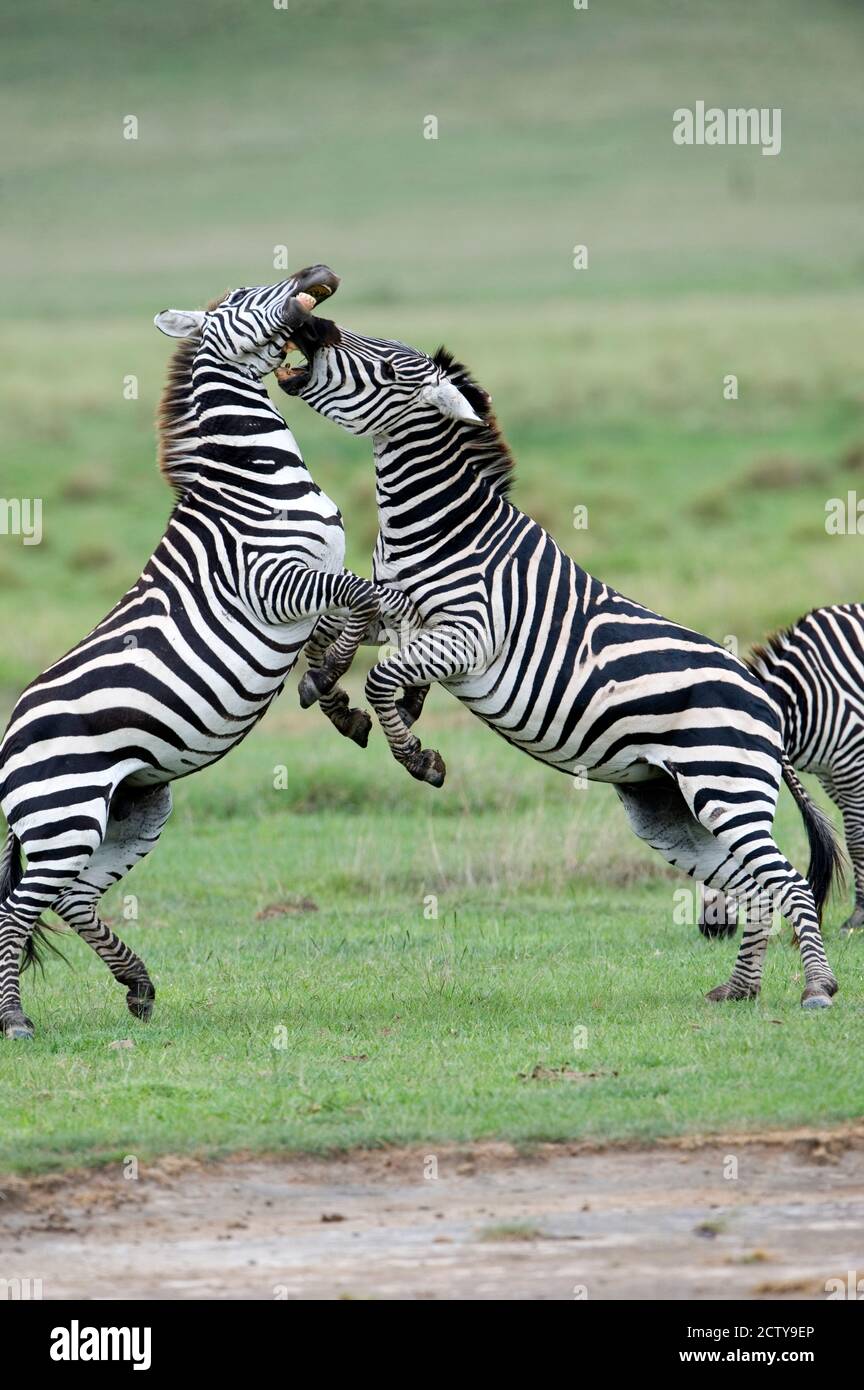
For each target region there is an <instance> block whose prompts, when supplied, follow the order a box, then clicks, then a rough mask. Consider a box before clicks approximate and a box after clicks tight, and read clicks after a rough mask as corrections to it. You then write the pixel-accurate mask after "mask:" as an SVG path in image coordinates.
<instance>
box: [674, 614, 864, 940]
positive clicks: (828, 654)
mask: <svg viewBox="0 0 864 1390" xmlns="http://www.w3.org/2000/svg"><path fill="white" fill-rule="evenodd" d="M746 663H747V665H748V666H749V667H750V670H751V671H752V672H753V673H754V675H756V676H758V678H759V680H760V681H761V682H762V684H763V685H764V687H765V689H766V690H767V691H768V694H769V695H770V696H771V698H772V699H773V700H774V703H775V704H776V706H777V709H778V711H779V714H780V723H781V727H782V730H783V741H784V745H785V748H786V752H787V754H788V756H789V760H790V762H792V763H793V765H794V766H795V767H796V768H797V770H798V771H799V772H812V773H813V774H814V775H815V776H816V777H818V779H819V781H820V782H821V784H822V786H823V787H824V789H825V791H826V793H827V794H828V796H830V798H831V800H832V801H833V802H834V803H835V804H836V805H837V806H839V808H840V811H841V812H842V815H843V831H844V834H845V837H846V847H847V849H848V851H849V858H850V860H851V861H852V869H853V873H854V877H855V905H854V908H853V910H852V913H851V915H850V916H849V917H848V918H847V919H846V921H845V922H844V923H843V925H842V927H841V928H840V930H841V931H843V932H848V931H853V930H854V929H855V928H856V927H860V926H862V925H864V604H861V603H840V604H835V605H834V606H833V607H830V608H815V609H814V610H813V611H812V612H811V613H807V614H805V615H804V617H803V618H799V619H798V621H797V623H793V624H792V626H791V627H788V628H786V629H785V630H784V631H783V632H777V633H774V635H773V636H771V637H769V638H768V639H767V641H766V642H765V643H764V645H762V646H758V647H754V648H753V651H752V652H750V654H749V655H748V656H747V657H746ZM736 926H737V906H736V905H734V904H731V903H730V904H726V903H725V902H724V900H723V896H722V894H713V893H711V894H708V893H706V895H705V902H704V903H703V910H702V913H701V914H700V921H699V928H700V931H702V933H703V935H705V936H719V935H726V934H730V935H731V934H732V933H733V932H734V931H735V928H736Z"/></svg>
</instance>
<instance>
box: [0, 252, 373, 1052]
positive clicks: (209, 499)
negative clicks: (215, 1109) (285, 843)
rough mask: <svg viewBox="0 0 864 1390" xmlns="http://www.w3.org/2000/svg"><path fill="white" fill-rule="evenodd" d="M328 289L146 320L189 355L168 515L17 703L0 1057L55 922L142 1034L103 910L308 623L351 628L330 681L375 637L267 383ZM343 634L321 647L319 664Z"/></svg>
mask: <svg viewBox="0 0 864 1390" xmlns="http://www.w3.org/2000/svg"><path fill="white" fill-rule="evenodd" d="M338 283H339V282H338V278H337V277H336V276H335V275H334V274H333V272H332V271H330V270H328V269H327V267H326V266H312V267H310V268H308V269H306V270H303V271H298V272H297V274H296V275H292V276H291V277H290V278H289V279H287V280H284V281H282V282H281V283H280V284H278V285H272V286H266V287H261V288H254V289H240V290H234V291H233V293H229V294H228V295H227V296H226V297H223V298H222V299H221V300H217V301H214V303H213V304H212V305H211V306H210V308H209V309H208V310H207V311H205V312H198V311H193V312H188V313H187V312H181V311H178V310H174V309H166V310H165V311H164V312H163V313H161V314H158V315H157V317H156V320H155V322H156V325H157V327H159V328H160V329H161V330H162V331H163V332H164V333H167V334H169V335H171V336H173V337H177V338H183V339H184V340H185V341H184V342H183V344H182V346H180V347H179V348H178V349H177V351H176V352H175V355H174V358H173V360H172V362H171V368H170V373H169V381H168V386H167V388H166V390H165V393H164V395H163V398H162V407H161V412H160V418H159V427H160V434H161V447H160V463H161V467H162V471H163V473H164V474H165V477H166V478H167V480H168V482H169V483H170V484H171V486H172V487H173V488H174V489H175V493H176V497H177V501H176V506H175V508H174V511H173V513H172V515H171V518H170V521H169V523H168V528H167V530H166V532H165V534H164V536H163V537H162V540H161V541H160V542H159V544H158V546H157V547H156V550H155V551H154V552H153V555H152V556H151V557H150V559H149V560H148V562H147V564H146V566H145V568H144V571H143V573H142V575H141V577H140V578H139V579H138V580H137V581H136V583H135V584H134V585H133V586H132V588H131V589H130V590H129V592H128V593H127V594H126V595H125V597H124V598H122V599H121V600H120V602H119V603H118V604H117V606H116V608H114V609H113V610H112V611H111V612H110V613H109V614H108V616H107V617H106V618H104V619H103V620H102V622H100V623H99V625H98V626H97V627H96V628H94V630H93V631H92V632H91V633H90V635H89V636H88V637H86V638H84V640H83V641H82V642H79V644H78V645H77V646H76V647H74V648H73V649H72V651H70V652H69V653H68V654H67V655H66V656H64V657H63V658H61V660H59V661H57V662H55V664H54V665H53V666H51V667H49V669H48V670H47V671H45V672H44V673H43V675H41V676H39V677H38V679H37V680H35V681H34V682H33V683H32V685H30V686H29V687H28V689H27V690H26V691H25V692H24V694H23V695H22V696H21V699H20V700H19V701H18V704H17V705H16V707H15V709H14V711H13V714H12V718H11V722H10V724H9V728H8V730H7V732H6V735H5V738H4V740H3V743H2V745H0V806H2V810H3V813H4V815H5V817H6V820H7V823H8V826H9V834H8V838H7V841H6V848H5V854H4V855H3V858H2V862H0V1028H2V1031H3V1033H4V1034H5V1035H6V1036H7V1037H12V1038H28V1037H31V1036H32V1033H33V1025H32V1024H31V1022H30V1020H29V1019H28V1018H27V1017H26V1015H25V1014H24V1013H23V1011H22V1008H21V997H20V983H19V962H20V960H21V957H22V952H23V955H24V960H25V962H27V961H29V960H30V959H32V958H33V956H34V955H35V951H36V946H35V941H34V935H38V934H40V933H41V927H40V921H39V919H40V915H41V913H42V912H43V911H45V910H46V909H49V908H53V910H54V911H55V912H56V913H58V915H59V916H60V917H61V918H62V919H63V921H64V922H65V923H67V924H68V925H69V926H71V927H74V929H75V930H76V931H77V932H78V933H79V934H80V935H81V936H82V937H83V939H84V940H85V941H86V942H88V944H89V945H91V946H92V947H93V948H94V950H96V951H97V952H98V953H99V955H100V956H101V957H102V959H103V960H104V961H105V963H106V965H107V966H108V968H109V969H110V970H111V972H112V974H113V975H114V977H115V978H116V979H117V980H118V981H119V982H120V984H122V985H123V986H125V987H126V989H127V991H128V992H127V996H126V999H127V1004H128V1006H129V1009H130V1010H131V1012H132V1013H133V1014H135V1015H136V1016H137V1017H139V1018H146V1017H148V1016H149V1014H150V1011H151V1009H152V1003H153V998H154V994H155V991H154V989H153V985H152V982H151V980H150V977H149V975H148V973H147V970H146V968H145V966H144V964H143V962H142V961H141V960H140V959H139V958H138V956H136V955H135V954H134V953H133V952H132V951H130V950H129V948H128V947H127V946H125V945H124V944H123V942H122V941H120V940H119V938H118V937H117V936H115V935H114V933H113V932H112V931H111V930H110V929H109V928H108V927H107V926H106V925H105V923H104V922H102V921H100V919H99V915H98V907H99V901H100V899H101V897H102V895H103V893H104V892H105V890H106V889H107V888H108V887H109V886H110V885H111V884H112V883H114V882H116V881H117V880H118V879H120V878H121V877H122V876H123V875H124V874H126V873H127V872H128V870H129V869H130V868H131V867H132V866H133V865H134V864H136V863H138V862H139V861H140V860H141V859H143V858H144V856H145V855H146V854H148V853H149V852H150V850H151V849H152V848H153V846H154V845H155V844H156V841H157V840H158V838H159V835H160V832H161V830H162V828H163V826H164V824H165V821H166V820H167V818H168V815H169V813H170V810H171V791H170V785H169V784H170V783H171V782H172V781H174V780H175V779H176V778H178V777H186V776H188V775H189V773H191V772H196V771H197V770H198V769H199V768H202V767H207V766H208V765H209V764H210V763H213V762H215V761H216V760H217V759H219V758H222V757H224V755H225V754H226V753H227V752H228V751H229V750H230V749H231V748H233V747H234V746H235V745H236V744H237V743H239V742H240V740H241V739H242V738H244V737H245V736H246V734H248V733H249V731H250V729H252V728H253V726H254V725H255V724H257V722H258V720H259V719H260V718H261V716H262V715H263V714H264V712H265V710H266V709H267V707H268V706H269V705H270V703H271V701H272V700H273V699H274V698H275V696H276V695H278V693H279V691H280V690H281V689H282V686H283V684H284V681H285V678H286V676H287V675H288V673H289V672H290V671H291V669H292V667H293V666H294V664H295V662H296V661H297V658H298V656H299V654H300V652H301V650H302V648H303V646H304V644H305V643H306V642H307V641H308V639H309V638H310V635H311V634H312V632H313V629H314V628H315V626H316V620H317V619H318V618H319V616H320V615H322V614H338V615H341V618H342V620H343V621H344V618H345V617H348V622H347V624H345V625H344V629H343V630H342V632H341V635H340V636H339V637H338V639H337V640H336V641H335V643H334V645H333V646H330V647H329V648H328V661H329V664H330V669H332V671H333V672H334V674H335V675H336V676H338V675H340V674H341V673H342V671H344V670H345V669H347V666H348V664H349V662H350V660H351V659H352V657H353V655H354V652H355V651H356V647H357V643H358V641H359V640H360V638H361V636H362V635H363V633H364V632H365V631H366V629H367V627H368V625H369V623H370V622H373V621H375V619H376V616H377V614H378V612H379V603H378V599H377V596H376V594H375V591H374V590H373V587H372V585H371V584H370V583H369V581H368V580H365V579H359V578H357V576H356V575H353V574H350V573H348V572H346V571H345V570H344V569H343V559H344V552H345V538H344V534H343V528H342V518H341V516H340V514H339V511H338V509H337V507H336V506H335V504H334V503H333V502H331V500H330V498H329V497H326V496H325V494H324V493H323V492H322V491H321V489H320V488H319V487H317V486H316V485H315V483H314V482H313V481H312V478H311V477H310V475H309V473H308V471H307V469H306V466H305V464H304V463H303V460H302V458H301V456H300V453H299V450H298V448H297V445H296V443H295V441H294V438H293V436H292V434H291V432H290V430H289V429H288V428H287V427H286V425H285V422H284V420H283V419H282V416H281V415H280V414H279V412H278V411H277V410H276V409H275V407H274V406H273V404H272V403H271V401H270V398H269V396H268V394H267V390H266V387H265V385H264V382H263V378H264V377H265V376H266V375H267V374H268V373H269V372H270V371H272V370H273V368H274V366H276V364H277V363H278V362H281V361H282V360H283V358H284V356H285V347H286V343H287V342H288V341H289V339H290V334H291V331H292V329H293V328H294V326H295V325H296V324H297V323H299V322H300V321H301V320H302V319H303V318H304V316H305V313H306V311H308V310H309V309H311V308H313V307H314V305H315V303H316V301H318V300H320V299H321V298H323V297H325V296H326V295H328V294H330V293H331V292H332V291H333V290H335V288H336V286H337V285H338ZM296 296H299V298H297V297H296ZM327 621H328V623H330V620H329V619H328V620H327ZM341 625H342V624H341V623H335V622H334V623H332V625H331V626H325V628H324V631H323V632H321V631H318V632H316V633H315V637H314V639H313V642H312V643H311V644H310V651H311V656H312V659H313V660H320V659H321V658H322V657H323V653H324V649H325V647H326V646H327V642H328V641H329V640H331V639H332V638H333V636H334V634H335V633H336V632H338V631H339V628H340V626H341ZM328 708H329V709H330V710H331V713H332V716H333V718H334V721H335V722H336V723H337V726H338V727H340V730H341V732H343V733H346V734H347V735H348V736H349V737H352V738H354V739H355V740H356V741H358V742H361V743H363V742H365V739H366V735H367V734H368V728H369V719H368V716H367V715H366V714H365V713H363V712H361V711H350V710H348V709H347V698H346V697H344V696H341V697H340V692H339V691H338V689H337V690H334V692H333V693H332V694H331V696H330V701H329V705H328ZM22 848H23V851H24V852H25V854H26V860H27V864H26V869H25V868H23V866H22V862H21V858H22V855H21V852H22Z"/></svg>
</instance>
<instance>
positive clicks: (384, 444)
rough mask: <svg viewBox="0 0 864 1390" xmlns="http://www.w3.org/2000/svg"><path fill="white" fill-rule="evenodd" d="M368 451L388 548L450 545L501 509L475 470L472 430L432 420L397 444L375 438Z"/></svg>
mask: <svg viewBox="0 0 864 1390" xmlns="http://www.w3.org/2000/svg"><path fill="white" fill-rule="evenodd" d="M472 433H473V438H472ZM373 448H374V454H375V482H376V493H377V502H378V513H379V521H380V529H381V534H382V537H384V538H385V539H386V541H387V543H388V545H390V546H394V545H395V546H396V547H397V548H398V547H399V546H400V545H404V546H405V547H410V546H411V545H412V544H416V543H417V541H418V540H419V539H421V538H424V539H425V540H427V541H428V540H431V539H432V538H434V537H440V538H441V539H442V540H446V541H450V540H451V539H452V537H453V536H454V534H458V533H462V534H464V533H465V532H466V531H467V530H477V529H482V528H483V527H485V526H486V525H488V522H489V519H490V517H491V516H492V515H493V514H497V512H498V511H499V510H500V509H501V507H502V506H504V505H505V503H504V501H503V499H502V498H501V497H500V496H499V495H498V493H497V492H496V491H495V490H494V489H493V488H492V487H491V486H490V484H489V481H488V479H487V478H486V477H485V476H484V475H483V473H482V472H481V471H480V468H479V467H478V432H477V429H476V428H474V429H473V431H472V429H471V427H469V426H467V425H463V424H460V423H458V422H456V421H452V420H443V419H442V418H441V417H440V416H437V415H436V417H435V420H434V423H432V424H430V423H428V422H427V421H424V422H423V424H422V425H420V426H415V427H414V428H413V429H412V430H411V431H410V432H406V433H405V434H403V435H402V436H401V437H400V438H399V439H395V438H389V437H384V436H381V435H376V436H375V438H374V439H373ZM481 462H482V460H481Z"/></svg>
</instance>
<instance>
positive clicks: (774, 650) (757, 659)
mask: <svg viewBox="0 0 864 1390" xmlns="http://www.w3.org/2000/svg"><path fill="white" fill-rule="evenodd" d="M817 611H818V610H816V609H812V610H811V612H817ZM804 616H805V617H808V618H809V616H810V614H809V613H806V614H805V615H804ZM802 622H803V619H802V618H799V619H798V621H797V622H795V623H790V624H789V626H788V627H781V628H778V629H777V631H776V632H771V633H769V634H768V636H767V637H766V638H765V640H764V642H759V643H757V644H756V646H753V647H751V648H750V650H749V652H748V653H747V655H746V656H745V657H744V665H745V666H746V667H747V669H748V671H752V672H753V674H754V676H760V675H764V674H765V673H766V672H768V671H770V670H771V669H772V668H773V666H774V659H775V657H778V656H779V657H782V656H783V655H784V653H785V652H787V651H788V650H789V645H790V641H791V638H792V636H793V635H794V633H795V632H797V630H798V628H799V627H800V626H801V623H802Z"/></svg>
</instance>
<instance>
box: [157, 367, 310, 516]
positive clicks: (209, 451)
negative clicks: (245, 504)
mask: <svg viewBox="0 0 864 1390" xmlns="http://www.w3.org/2000/svg"><path fill="white" fill-rule="evenodd" d="M160 423H161V424H162V441H161V445H162V447H161V454H160V464H161V467H162V471H163V473H164V474H165V476H166V477H167V479H168V481H169V482H170V483H171V484H172V485H173V486H174V487H175V488H176V489H177V490H178V491H179V492H180V493H181V494H184V495H185V494H187V493H189V492H194V493H202V494H204V493H206V494H207V496H208V498H209V499H210V500H211V501H212V500H213V498H214V497H216V496H218V495H219V494H220V493H224V494H225V495H226V496H228V497H231V498H236V497H237V496H238V494H242V495H244V496H246V497H249V498H255V499H256V500H257V499H260V500H261V502H262V503H264V504H265V505H266V506H267V507H268V508H269V507H276V508H278V507H279V506H280V505H282V504H284V503H286V502H288V501H290V500H291V499H293V498H296V497H297V496H298V494H303V493H305V492H308V491H309V489H310V488H311V487H313V486H314V485H313V484H312V480H311V478H310V476H309V471H308V469H307V468H306V465H305V463H304V462H303V458H302V455H301V453H300V450H299V449H298V447H297V443H296V441H295V439H294V436H293V434H292V433H291V431H290V429H289V428H288V426H287V425H286V424H285V421H284V420H283V419H282V416H281V415H280V414H279V412H278V410H277V409H276V407H275V406H274V405H273V403H272V401H271V400H270V397H269V396H268V394H267V390H266V387H265V386H264V384H263V382H262V381H259V380H257V379H256V378H254V377H252V376H250V375H248V374H247V373H246V372H244V371H242V370H241V369H240V368H237V367H228V366H226V364H225V363H224V362H222V361H220V360H219V359H218V358H216V357H214V356H213V355H212V354H210V353H208V352H207V351H206V350H205V349H204V348H203V347H202V348H199V350H198V351H197V352H196V353H195V354H194V355H193V354H190V355H189V363H188V373H186V374H185V377H184V378H180V379H178V377H177V376H176V375H175V378H174V380H173V382H172V383H171V384H170V386H169V391H167V392H166V395H165V397H163V409H162V414H161V417H160Z"/></svg>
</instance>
